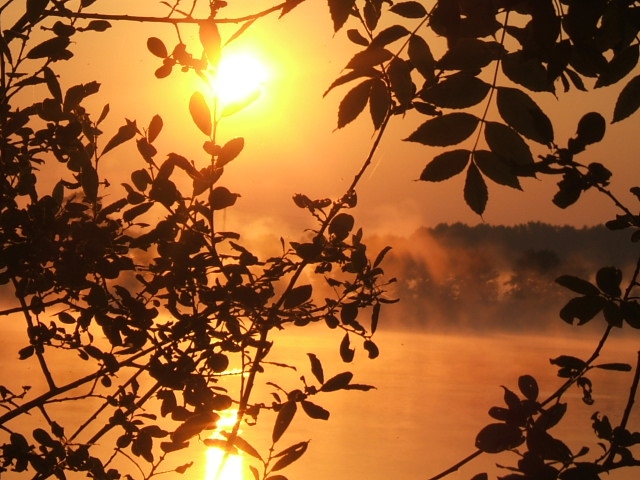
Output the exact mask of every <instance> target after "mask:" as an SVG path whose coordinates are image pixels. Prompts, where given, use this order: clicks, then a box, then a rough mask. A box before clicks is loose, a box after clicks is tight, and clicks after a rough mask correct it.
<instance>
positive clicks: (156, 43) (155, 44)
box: [147, 37, 169, 58]
mask: <svg viewBox="0 0 640 480" xmlns="http://www.w3.org/2000/svg"><path fill="white" fill-rule="evenodd" d="M147 49H148V50H149V51H150V52H151V53H152V54H154V55H155V56H156V57H160V58H167V56H168V55H169V52H167V47H166V46H165V44H164V42H163V41H162V40H160V39H159V38H157V37H149V38H147Z"/></svg>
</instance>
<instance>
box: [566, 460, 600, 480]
mask: <svg viewBox="0 0 640 480" xmlns="http://www.w3.org/2000/svg"><path fill="white" fill-rule="evenodd" d="M599 470H600V467H599V466H598V465H597V464H595V463H576V465H575V466H574V467H569V468H567V469H566V470H565V471H563V472H562V473H561V474H560V476H559V477H558V478H559V479H560V480H600V476H599V475H598V472H599Z"/></svg>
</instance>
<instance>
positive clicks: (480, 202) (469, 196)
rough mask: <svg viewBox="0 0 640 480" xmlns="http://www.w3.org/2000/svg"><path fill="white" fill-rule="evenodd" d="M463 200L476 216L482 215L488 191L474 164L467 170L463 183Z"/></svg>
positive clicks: (487, 198)
mask: <svg viewBox="0 0 640 480" xmlns="http://www.w3.org/2000/svg"><path fill="white" fill-rule="evenodd" d="M464 200H465V202H467V205H469V207H470V208H471V210H473V211H474V212H476V213H477V214H478V215H482V214H483V213H484V209H485V208H486V206H487V201H488V200H489V191H488V190H487V184H486V183H485V181H484V179H483V178H482V175H480V171H479V170H478V167H476V165H475V164H473V163H472V164H471V165H470V166H469V168H468V169H467V178H466V180H465V183H464Z"/></svg>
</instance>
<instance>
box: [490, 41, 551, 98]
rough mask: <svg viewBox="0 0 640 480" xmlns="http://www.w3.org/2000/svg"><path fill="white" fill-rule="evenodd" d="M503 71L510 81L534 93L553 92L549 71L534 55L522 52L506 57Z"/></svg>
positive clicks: (502, 64)
mask: <svg viewBox="0 0 640 480" xmlns="http://www.w3.org/2000/svg"><path fill="white" fill-rule="evenodd" d="M501 66H502V71H503V72H504V74H505V75H506V76H507V78H509V80H511V81H513V82H515V83H517V84H519V85H522V86H523V87H525V88H526V89H527V90H531V91H532V92H549V91H553V83H551V82H550V81H549V74H548V73H547V69H546V68H545V67H544V65H543V64H542V63H541V62H540V60H539V59H537V58H536V57H535V56H533V55H527V54H526V53H524V52H522V51H518V52H512V53H509V54H507V55H505V56H504V57H503V58H502V62H501Z"/></svg>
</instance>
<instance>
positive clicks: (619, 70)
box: [594, 43, 640, 88]
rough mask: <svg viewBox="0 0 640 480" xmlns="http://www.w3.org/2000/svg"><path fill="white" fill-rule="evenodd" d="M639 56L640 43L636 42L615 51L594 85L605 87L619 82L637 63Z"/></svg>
mask: <svg viewBox="0 0 640 480" xmlns="http://www.w3.org/2000/svg"><path fill="white" fill-rule="evenodd" d="M639 57H640V45H638V44H637V43H636V44H634V45H629V46H628V47H626V48H624V49H623V50H622V51H620V52H618V53H616V55H615V56H614V57H613V58H612V59H611V61H610V62H609V64H608V65H607V68H606V69H605V70H604V71H603V72H602V73H601V74H600V75H599V76H598V80H597V81H596V83H595V85H594V87H595V88H599V87H606V86H609V85H613V84H614V83H617V82H619V81H620V80H622V79H623V78H624V77H626V76H627V74H629V73H630V72H632V71H633V69H634V68H635V67H636V65H638V58H639Z"/></svg>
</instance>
